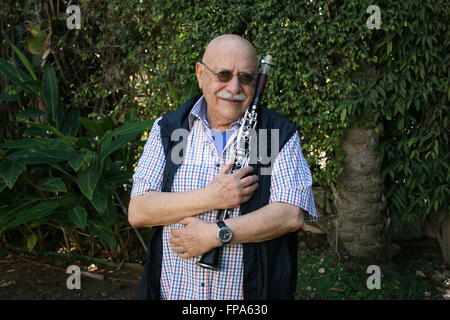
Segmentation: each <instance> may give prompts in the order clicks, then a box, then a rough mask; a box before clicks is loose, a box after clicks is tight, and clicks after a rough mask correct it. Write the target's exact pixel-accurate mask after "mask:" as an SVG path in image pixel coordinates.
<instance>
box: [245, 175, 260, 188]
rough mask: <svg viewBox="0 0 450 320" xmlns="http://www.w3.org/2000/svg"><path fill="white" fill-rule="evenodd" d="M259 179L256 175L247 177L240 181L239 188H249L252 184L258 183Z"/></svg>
mask: <svg viewBox="0 0 450 320" xmlns="http://www.w3.org/2000/svg"><path fill="white" fill-rule="evenodd" d="M258 180H259V178H258V176H257V175H252V176H248V177H245V178H242V179H241V186H242V187H247V186H250V185H252V184H254V183H255V182H258Z"/></svg>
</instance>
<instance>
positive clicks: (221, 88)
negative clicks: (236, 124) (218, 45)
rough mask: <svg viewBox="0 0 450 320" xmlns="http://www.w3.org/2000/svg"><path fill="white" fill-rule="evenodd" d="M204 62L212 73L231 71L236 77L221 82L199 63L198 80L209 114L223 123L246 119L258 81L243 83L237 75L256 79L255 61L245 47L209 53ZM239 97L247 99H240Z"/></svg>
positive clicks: (197, 66)
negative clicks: (246, 112) (245, 115)
mask: <svg viewBox="0 0 450 320" xmlns="http://www.w3.org/2000/svg"><path fill="white" fill-rule="evenodd" d="M203 62H204V63H205V64H206V65H207V66H208V68H209V69H211V70H212V71H213V72H215V73H218V72H230V73H231V74H232V75H233V76H232V78H231V79H230V80H229V81H227V82H221V81H219V79H218V78H217V76H216V75H214V74H213V73H212V72H211V71H210V70H208V69H207V67H206V66H205V65H203V64H201V63H197V65H196V71H197V79H198V82H199V85H200V88H201V89H202V91H203V94H204V96H205V99H206V102H207V104H208V115H209V116H213V117H214V118H215V119H218V120H219V121H220V122H222V121H223V122H232V121H234V120H237V119H239V118H240V117H242V116H243V114H244V112H245V110H246V109H247V108H248V107H249V106H250V104H251V102H252V100H253V96H254V93H255V82H256V80H255V81H253V82H251V83H249V84H243V83H241V82H240V81H239V78H238V75H241V76H245V75H248V74H251V75H252V76H253V77H254V78H255V79H256V76H257V66H256V59H255V57H254V55H252V54H251V52H249V51H248V50H245V48H242V47H240V48H238V47H237V48H234V47H233V46H230V47H229V48H223V49H222V50H215V52H214V54H209V55H208V56H206V57H205V58H204V60H203ZM239 95H241V96H242V97H245V98H244V99H243V100H241V99H239Z"/></svg>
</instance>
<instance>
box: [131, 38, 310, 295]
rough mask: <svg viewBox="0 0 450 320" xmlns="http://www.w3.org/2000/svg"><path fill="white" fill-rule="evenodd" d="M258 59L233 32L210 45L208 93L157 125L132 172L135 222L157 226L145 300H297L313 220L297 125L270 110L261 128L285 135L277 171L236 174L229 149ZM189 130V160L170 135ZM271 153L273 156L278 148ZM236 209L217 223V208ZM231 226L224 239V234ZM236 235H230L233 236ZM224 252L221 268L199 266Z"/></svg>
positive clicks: (202, 69) (203, 69)
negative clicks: (303, 244) (300, 246)
mask: <svg viewBox="0 0 450 320" xmlns="http://www.w3.org/2000/svg"><path fill="white" fill-rule="evenodd" d="M257 67H258V61H257V55H256V50H255V48H254V47H253V45H252V44H251V43H249V42H248V41H247V40H245V39H243V38H241V37H239V36H237V35H222V36H219V37H217V38H215V39H213V40H212V41H211V42H210V43H209V44H208V46H207V47H206V49H205V52H204V55H203V58H202V61H201V62H198V63H197V64H196V74H197V79H198V84H199V87H200V89H201V91H202V93H203V95H202V96H200V97H195V98H193V99H191V100H189V101H187V102H185V103H184V104H183V105H182V106H181V107H180V108H178V109H177V110H176V111H174V112H171V113H169V114H167V115H164V116H162V117H161V118H159V119H158V120H156V121H155V123H154V125H153V128H152V130H151V133H150V136H149V138H148V141H147V143H146V145H145V148H144V152H143V154H142V156H141V158H140V160H139V163H138V166H137V168H136V172H135V175H134V176H133V189H132V194H131V201H130V205H129V211H128V215H129V222H130V224H131V225H133V226H136V227H148V226H153V227H154V228H153V229H154V233H153V236H152V239H151V242H150V245H149V248H148V252H147V257H146V263H145V268H144V272H143V275H142V280H141V298H143V299H171V300H173V299H192V300H197V299H198V300H212V299H220V300H225V299H292V298H293V297H294V296H295V289H296V278H297V231H298V230H299V229H300V228H301V227H302V226H303V223H304V219H306V220H309V219H314V218H315V216H316V211H315V206H314V199H313V194H312V179H311V173H310V170H309V168H308V165H307V163H306V161H305V159H304V157H303V155H302V152H301V147H300V138H299V134H298V130H297V127H296V126H295V125H294V124H293V123H292V122H291V121H289V120H288V119H286V118H285V117H283V116H281V115H279V114H278V113H276V112H274V111H272V110H270V109H267V108H260V110H258V114H259V115H258V119H259V120H258V122H257V127H256V130H260V129H267V130H279V132H280V134H279V147H280V150H279V153H278V155H277V157H276V159H275V162H274V163H273V164H272V171H271V175H263V174H261V167H262V165H261V164H258V163H257V164H256V165H251V166H248V167H244V168H241V169H239V170H237V171H236V172H233V173H231V172H230V170H231V169H232V164H231V163H230V162H232V159H233V157H234V155H232V154H230V150H232V148H231V145H232V144H233V142H234V141H235V139H236V136H237V128H238V126H239V120H240V119H241V118H242V116H243V115H244V113H245V111H246V110H247V108H249V106H250V104H251V102H252V99H253V96H254V93H255V82H256V77H257V73H258V70H257ZM179 128H185V129H186V130H189V135H188V137H187V142H186V144H185V148H184V149H183V161H182V163H181V164H176V163H175V161H174V160H173V159H172V158H171V157H173V152H172V151H173V147H174V143H172V140H173V139H172V133H173V132H174V131H175V130H176V129H179ZM272 151H273V150H272ZM227 208H234V209H233V211H232V213H231V215H230V216H229V217H227V218H226V219H225V220H224V221H223V222H222V223H221V224H218V223H216V222H217V221H216V220H217V213H218V210H219V209H227ZM223 227H227V228H229V229H228V230H230V233H229V234H228V236H229V238H228V239H223V238H221V237H220V236H219V233H218V229H220V228H223ZM230 238H231V239H230ZM220 246H222V253H221V256H220V269H219V271H212V270H208V269H205V268H202V267H200V266H199V265H197V264H196V262H198V261H199V259H200V256H201V255H203V254H205V253H206V252H208V251H210V250H211V249H213V248H216V247H220Z"/></svg>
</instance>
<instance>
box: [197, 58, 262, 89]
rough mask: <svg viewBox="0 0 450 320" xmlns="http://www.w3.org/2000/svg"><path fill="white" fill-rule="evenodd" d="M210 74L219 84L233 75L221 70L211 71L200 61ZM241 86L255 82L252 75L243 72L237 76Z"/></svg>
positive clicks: (228, 71)
mask: <svg viewBox="0 0 450 320" xmlns="http://www.w3.org/2000/svg"><path fill="white" fill-rule="evenodd" d="M200 63H201V64H202V65H204V66H205V67H206V69H208V70H209V71H210V72H211V73H212V74H214V75H215V76H216V77H217V80H219V81H220V82H228V81H230V80H231V79H233V73H232V72H231V71H230V70H223V71H219V72H214V71H212V70H211V69H210V68H209V67H208V66H207V65H206V64H205V63H204V62H203V61H200ZM237 77H238V79H239V82H240V83H241V84H251V83H253V81H255V76H254V75H253V74H252V73H248V72H244V73H240V74H238V75H237Z"/></svg>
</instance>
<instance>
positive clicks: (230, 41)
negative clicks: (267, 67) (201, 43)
mask: <svg viewBox="0 0 450 320" xmlns="http://www.w3.org/2000/svg"><path fill="white" fill-rule="evenodd" d="M231 52H232V53H234V54H236V53H237V54H239V55H240V56H241V57H242V59H248V60H250V61H252V62H253V63H254V67H255V69H256V68H257V65H258V57H257V55H256V49H255V47H254V46H253V45H252V44H251V43H250V42H249V41H248V40H246V39H244V38H242V37H241V36H238V35H236V34H224V35H221V36H218V37H216V38H214V39H213V40H211V41H210V42H209V43H208V45H207V46H206V48H205V53H204V54H203V60H202V61H203V62H205V63H209V62H210V63H212V62H215V60H216V59H217V57H219V56H223V55H224V54H230V53H231Z"/></svg>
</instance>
